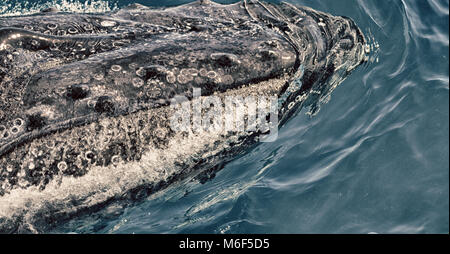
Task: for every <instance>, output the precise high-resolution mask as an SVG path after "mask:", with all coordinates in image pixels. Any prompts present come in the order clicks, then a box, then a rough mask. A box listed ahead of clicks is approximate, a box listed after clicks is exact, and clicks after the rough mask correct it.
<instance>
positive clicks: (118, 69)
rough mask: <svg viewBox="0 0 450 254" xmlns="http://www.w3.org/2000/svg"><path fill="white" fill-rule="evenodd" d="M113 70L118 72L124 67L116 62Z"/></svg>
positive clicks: (112, 67)
mask: <svg viewBox="0 0 450 254" xmlns="http://www.w3.org/2000/svg"><path fill="white" fill-rule="evenodd" d="M111 70H112V71H116V72H118V71H120V70H122V67H121V66H120V65H117V64H114V65H112V66H111Z"/></svg>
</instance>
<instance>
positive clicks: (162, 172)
mask: <svg viewBox="0 0 450 254" xmlns="http://www.w3.org/2000/svg"><path fill="white" fill-rule="evenodd" d="M364 47H365V40H364V37H363V35H362V33H361V31H360V30H359V28H358V27H357V26H356V25H355V23H354V22H353V21H352V20H351V19H349V18H346V17H338V16H332V15H330V14H327V13H322V12H318V11H315V10H312V9H309V8H306V7H299V6H294V5H291V4H287V3H281V4H270V3H265V2H260V1H243V2H239V3H236V4H231V5H220V4H216V3H214V2H211V1H197V2H194V3H190V4H187V5H182V6H178V7H173V8H166V9H150V8H147V7H144V6H141V5H132V6H129V7H127V8H123V9H121V10H118V11H115V12H110V13H101V14H71V13H60V12H56V11H52V12H42V13H39V14H35V15H29V16H20V17H8V18H2V17H0V98H1V99H0V207H1V208H0V229H2V231H7V232H14V231H18V230H19V231H20V228H21V227H23V225H25V224H26V225H30V224H33V225H36V224H39V225H40V226H41V227H42V228H48V227H50V224H51V223H50V222H52V221H58V220H60V219H68V218H70V217H71V216H73V215H74V214H77V213H78V212H80V211H92V210H95V209H99V208H101V207H103V206H105V205H107V204H109V203H111V202H113V201H114V200H124V199H132V200H133V199H138V198H142V197H146V196H148V195H150V194H151V193H154V192H156V191H157V190H159V189H162V188H164V187H165V186H168V185H169V184H171V183H173V182H175V181H176V180H177V179H183V178H186V177H187V176H190V175H192V174H196V173H198V172H199V171H202V169H205V168H206V169H210V168H217V165H220V164H223V163H224V162H226V161H229V160H230V159H232V158H233V157H234V156H236V155H238V154H241V153H242V151H244V150H245V149H246V148H248V147H250V145H252V144H254V143H255V140H258V139H257V138H255V135H257V134H258V130H256V131H252V132H239V133H237V132H227V133H226V134H224V133H221V134H201V135H200V134H195V133H194V135H191V136H189V135H187V134H186V133H177V132H176V131H174V130H173V129H172V128H171V126H170V124H171V122H170V119H171V116H172V115H173V113H174V110H173V108H172V107H171V103H172V102H173V98H175V97H176V96H182V97H184V98H185V101H187V102H189V101H191V102H195V101H197V102H198V100H200V99H201V98H200V97H199V96H198V94H197V95H196V93H195V91H196V89H201V97H208V98H212V96H216V97H217V98H218V99H219V100H223V101H226V99H227V98H228V97H230V96H231V97H233V96H234V97H233V98H237V97H239V98H242V97H254V98H258V97H271V98H272V97H275V98H276V108H275V110H276V113H277V115H278V120H276V123H275V124H276V125H282V124H283V123H285V122H286V121H287V120H288V119H289V118H290V117H291V116H292V115H293V114H295V113H296V112H298V111H299V110H300V109H301V108H302V107H306V106H309V107H310V111H311V113H315V112H317V110H318V108H319V104H320V103H321V102H323V101H326V99H327V98H328V96H329V95H330V93H331V92H332V91H333V89H335V88H336V86H337V85H339V84H340V83H341V82H342V81H343V80H344V79H345V77H346V76H347V75H349V73H350V72H351V71H352V70H353V69H355V68H356V67H357V66H358V65H360V64H361V63H362V62H363V61H364V57H365V55H364ZM244 99H245V98H244ZM244 101H245V100H244ZM210 102H213V101H212V100H211V101H208V103H207V104H209V103H210ZM189 107H190V108H189V109H192V110H193V108H194V106H193V104H192V105H191V104H190V106H189ZM202 112H203V111H201V110H200V114H203V113H202ZM205 114H208V113H205ZM214 114H215V113H213V114H212V115H214ZM188 122H189V123H191V122H195V120H194V119H193V118H189V119H188ZM25 207H27V209H25ZM24 214H27V216H25V215H24ZM56 217H58V218H59V219H56ZM26 219H28V220H31V221H26ZM49 223H50V224H49ZM21 225H22V226H21ZM22 229H23V228H22Z"/></svg>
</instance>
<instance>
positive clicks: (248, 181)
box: [0, 0, 449, 233]
mask: <svg viewBox="0 0 450 254" xmlns="http://www.w3.org/2000/svg"><path fill="white" fill-rule="evenodd" d="M87 2H88V5H83V4H84V1H64V0H54V1H28V2H24V1H6V2H4V3H1V4H0V11H1V12H3V13H21V14H23V13H27V11H33V10H36V9H40V8H41V7H42V6H52V5H58V6H59V7H63V8H66V9H67V10H87V11H92V10H94V11H95V10H107V9H114V8H117V7H119V8H120V7H122V6H124V5H127V4H130V3H132V2H139V3H142V4H145V5H152V6H167V5H177V4H181V3H186V2H190V1H187V0H169V1H152V0H148V1H145V0H141V1H112V2H104V1H87ZM220 2H222V3H227V2H235V1H220ZM288 2H292V3H295V4H300V5H306V6H309V7H312V8H314V9H317V10H321V11H325V12H329V13H332V14H335V15H345V16H348V17H351V18H352V19H354V20H355V21H356V23H357V24H358V26H359V27H360V28H361V29H362V30H363V32H364V33H365V35H366V37H368V38H370V40H371V45H379V48H378V49H377V48H376V47H375V48H374V50H373V53H372V56H371V63H370V64H367V65H366V66H360V67H359V68H358V69H357V70H356V71H355V72H353V74H352V75H350V76H349V77H348V78H347V80H346V81H344V82H343V83H342V84H341V85H340V86H339V87H338V88H337V89H336V90H335V91H334V92H333V94H332V96H331V100H330V101H329V103H327V104H324V105H322V107H321V110H320V112H319V113H318V114H317V115H316V116H314V117H309V116H308V115H306V114H305V112H306V110H304V111H302V112H300V114H299V115H297V116H296V117H294V118H293V119H291V120H290V121H289V122H288V124H287V125H285V126H284V127H283V128H282V129H281V130H280V132H279V138H278V140H277V141H276V142H273V143H262V144H260V145H259V146H258V147H257V148H256V149H254V150H252V151H249V153H248V154H247V155H245V156H243V157H241V158H239V159H236V160H234V161H233V162H231V163H229V164H228V165H226V166H225V168H224V169H223V170H222V171H220V172H219V173H218V174H217V176H216V177H215V178H214V179H213V180H211V181H208V182H207V183H205V184H198V185H192V184H179V185H177V186H175V187H172V188H170V189H168V190H166V191H164V192H163V193H161V194H159V195H157V196H154V197H152V198H151V199H149V200H148V201H145V202H143V203H141V204H137V205H136V206H133V207H131V208H127V209H126V210H125V211H124V213H123V214H121V215H119V216H113V217H108V218H102V219H98V218H97V217H96V216H91V217H89V218H82V219H77V220H74V221H71V222H69V223H67V224H65V225H63V226H61V227H60V228H57V229H55V231H54V232H77V233H87V232H88V233H370V232H377V233H448V232H449V35H448V28H449V16H448V15H449V2H448V0H408V1H406V0H405V1H401V0H392V1H389V0H383V1H379V0H340V1H336V0H291V1H288ZM89 4H90V5H89ZM83 8H84V9H83ZM186 193H188V194H187V195H185V194H186Z"/></svg>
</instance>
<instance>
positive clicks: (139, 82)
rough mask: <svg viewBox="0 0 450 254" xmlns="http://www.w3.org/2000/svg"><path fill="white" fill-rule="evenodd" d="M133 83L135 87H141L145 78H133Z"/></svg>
mask: <svg viewBox="0 0 450 254" xmlns="http://www.w3.org/2000/svg"><path fill="white" fill-rule="evenodd" d="M132 83H133V86H134V87H141V86H143V85H144V80H142V79H140V78H133V80H132Z"/></svg>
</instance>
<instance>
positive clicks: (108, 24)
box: [100, 20, 116, 27]
mask: <svg viewBox="0 0 450 254" xmlns="http://www.w3.org/2000/svg"><path fill="white" fill-rule="evenodd" d="M100 25H101V26H103V27H112V26H115V25H116V22H114V21H111V20H103V21H102V22H100Z"/></svg>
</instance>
